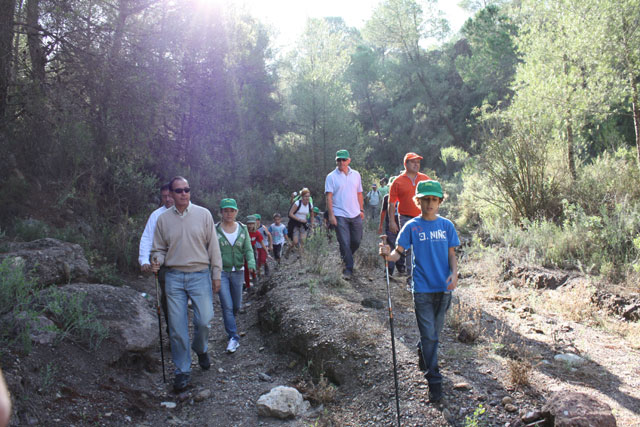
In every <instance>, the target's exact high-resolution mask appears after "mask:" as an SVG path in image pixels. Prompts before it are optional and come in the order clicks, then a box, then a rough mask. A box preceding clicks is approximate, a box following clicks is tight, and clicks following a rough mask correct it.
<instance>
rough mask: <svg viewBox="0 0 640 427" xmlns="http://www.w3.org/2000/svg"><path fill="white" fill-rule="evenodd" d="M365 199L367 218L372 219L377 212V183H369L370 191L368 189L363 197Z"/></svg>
mask: <svg viewBox="0 0 640 427" xmlns="http://www.w3.org/2000/svg"><path fill="white" fill-rule="evenodd" d="M365 199H366V200H367V213H368V214H369V218H371V219H374V218H375V217H376V216H377V214H378V206H379V205H380V199H381V197H380V192H379V191H378V185H377V184H376V183H375V182H374V183H373V184H372V185H371V191H369V192H368V193H367V195H366V197H365Z"/></svg>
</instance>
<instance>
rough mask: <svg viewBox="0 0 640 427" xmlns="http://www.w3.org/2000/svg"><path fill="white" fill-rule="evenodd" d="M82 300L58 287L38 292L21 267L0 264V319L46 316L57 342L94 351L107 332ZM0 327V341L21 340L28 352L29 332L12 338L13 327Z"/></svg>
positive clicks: (80, 295) (7, 325)
mask: <svg viewBox="0 0 640 427" xmlns="http://www.w3.org/2000/svg"><path fill="white" fill-rule="evenodd" d="M45 292H46V294H45ZM84 297H85V295H84V294H74V295H68V294H65V293H63V292H62V291H60V290H59V289H58V288H49V289H47V290H45V291H42V290H41V288H40V286H38V285H37V284H36V283H35V282H33V281H31V280H30V279H28V278H27V277H26V276H25V274H24V271H23V268H22V266H20V265H15V264H13V261H12V260H11V259H9V258H7V259H5V260H4V261H2V263H0V317H2V316H3V315H6V314H7V313H12V315H11V316H8V317H7V318H8V319H20V318H22V319H24V318H35V317H37V316H39V315H41V314H42V313H46V314H47V315H48V317H49V318H51V320H53V322H54V323H55V324H56V326H57V329H56V332H57V333H58V337H57V339H58V340H63V339H65V338H68V339H71V340H73V341H74V342H77V343H80V344H84V345H87V346H88V347H89V348H90V349H91V350H96V349H97V348H98V347H99V345H100V343H101V342H102V341H103V340H104V339H105V338H106V337H107V329H106V328H105V327H104V326H103V325H102V323H101V322H100V321H98V320H97V319H96V317H95V310H94V309H93V307H91V306H89V305H87V304H85V302H84ZM27 324H28V322H27ZM0 326H1V327H0V338H1V339H3V340H7V339H8V341H9V342H15V341H22V344H23V348H24V350H25V351H27V352H28V351H29V349H30V346H31V339H30V338H29V330H23V331H20V332H19V334H18V336H15V331H14V329H15V328H14V327H15V325H14V324H2V325H0Z"/></svg>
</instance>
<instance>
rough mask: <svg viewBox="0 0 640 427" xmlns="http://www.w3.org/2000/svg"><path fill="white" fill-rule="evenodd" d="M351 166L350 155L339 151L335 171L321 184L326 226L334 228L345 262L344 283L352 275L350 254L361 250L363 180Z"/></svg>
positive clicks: (345, 151)
mask: <svg viewBox="0 0 640 427" xmlns="http://www.w3.org/2000/svg"><path fill="white" fill-rule="evenodd" d="M350 163H351V157H350V156H349V152H348V151H347V150H338V152H337V153H336V168H335V169H334V170H333V172H331V173H330V174H328V175H327V178H326V179H325V181H324V191H325V193H326V195H327V210H328V211H329V224H331V225H334V226H336V237H337V239H338V244H339V245H340V256H341V257H342V262H344V270H343V272H342V274H343V276H344V278H345V279H347V280H348V279H350V278H351V276H352V275H353V254H354V253H355V252H356V251H357V250H358V248H359V247H360V241H361V240H362V220H363V219H364V199H363V197H362V179H361V178H360V174H359V173H358V171H356V170H353V169H351V168H350V167H349V164H350Z"/></svg>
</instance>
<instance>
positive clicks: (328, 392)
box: [296, 374, 337, 405]
mask: <svg viewBox="0 0 640 427" xmlns="http://www.w3.org/2000/svg"><path fill="white" fill-rule="evenodd" d="M296 388H297V389H298V390H299V391H300V392H301V393H302V394H303V395H304V397H305V399H307V400H309V401H311V402H313V403H316V404H323V405H325V404H327V403H331V402H334V401H335V399H336V394H337V387H336V386H335V385H333V384H331V382H329V380H328V379H327V378H326V377H325V376H324V375H323V374H320V378H319V379H318V382H317V383H314V382H313V381H312V380H307V381H302V380H301V381H299V382H298V383H297V384H296Z"/></svg>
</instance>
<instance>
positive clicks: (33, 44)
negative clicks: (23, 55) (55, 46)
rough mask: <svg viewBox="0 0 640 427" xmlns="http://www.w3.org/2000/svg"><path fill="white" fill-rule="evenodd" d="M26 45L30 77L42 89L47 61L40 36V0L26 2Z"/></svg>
mask: <svg viewBox="0 0 640 427" xmlns="http://www.w3.org/2000/svg"><path fill="white" fill-rule="evenodd" d="M26 9H27V45H28V47H29V58H30V59H31V77H32V79H33V82H34V83H36V84H37V85H39V87H40V89H44V78H45V65H46V63H47V59H46V56H45V52H44V46H42V39H41V36H40V24H39V23H38V19H39V18H40V11H39V9H40V0H27V3H26Z"/></svg>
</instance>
